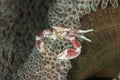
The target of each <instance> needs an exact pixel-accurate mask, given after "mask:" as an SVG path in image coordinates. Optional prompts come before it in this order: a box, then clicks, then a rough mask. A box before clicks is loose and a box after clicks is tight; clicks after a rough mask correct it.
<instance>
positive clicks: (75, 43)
mask: <svg viewBox="0 0 120 80" xmlns="http://www.w3.org/2000/svg"><path fill="white" fill-rule="evenodd" d="M71 43H72V45H73V47H74V48H76V49H77V48H80V47H81V46H80V43H79V41H78V40H77V39H75V38H73V39H72V40H71Z"/></svg>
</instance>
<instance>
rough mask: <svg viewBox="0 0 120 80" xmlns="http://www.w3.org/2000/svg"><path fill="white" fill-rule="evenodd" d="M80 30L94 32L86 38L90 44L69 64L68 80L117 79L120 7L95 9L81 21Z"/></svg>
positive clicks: (119, 61)
mask: <svg viewBox="0 0 120 80" xmlns="http://www.w3.org/2000/svg"><path fill="white" fill-rule="evenodd" d="M81 24H82V27H81V28H82V29H89V28H93V29H94V31H93V32H91V33H89V34H87V36H88V37H89V38H90V39H91V40H92V42H91V43H88V42H86V41H84V42H83V43H82V45H83V48H82V53H81V55H80V56H79V57H77V58H76V59H74V60H73V61H72V66H73V67H72V69H71V70H70V72H69V75H68V77H69V78H70V79H69V80H84V79H86V78H88V77H90V76H93V75H94V76H98V77H101V76H102V77H116V75H117V73H119V72H120V60H119V58H120V6H119V7H118V8H116V9H115V8H113V7H111V6H109V7H108V8H106V9H105V10H101V9H100V8H99V9H97V11H96V12H92V13H91V14H89V15H86V16H84V17H82V18H81Z"/></svg>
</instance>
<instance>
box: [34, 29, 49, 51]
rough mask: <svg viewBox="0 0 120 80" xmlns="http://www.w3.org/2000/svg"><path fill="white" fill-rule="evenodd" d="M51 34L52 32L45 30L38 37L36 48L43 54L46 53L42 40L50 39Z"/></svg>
mask: <svg viewBox="0 0 120 80" xmlns="http://www.w3.org/2000/svg"><path fill="white" fill-rule="evenodd" d="M50 34H51V31H50V30H44V31H43V32H40V33H38V34H37V35H36V43H35V44H36V48H37V49H38V50H39V51H40V52H41V51H42V52H44V51H45V49H44V42H43V41H42V40H41V39H42V37H48V36H49V35H50Z"/></svg>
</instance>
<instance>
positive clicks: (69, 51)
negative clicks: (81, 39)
mask: <svg viewBox="0 0 120 80" xmlns="http://www.w3.org/2000/svg"><path fill="white" fill-rule="evenodd" d="M76 54H78V52H77V51H76V50H74V49H67V55H66V57H72V56H75V55H76Z"/></svg>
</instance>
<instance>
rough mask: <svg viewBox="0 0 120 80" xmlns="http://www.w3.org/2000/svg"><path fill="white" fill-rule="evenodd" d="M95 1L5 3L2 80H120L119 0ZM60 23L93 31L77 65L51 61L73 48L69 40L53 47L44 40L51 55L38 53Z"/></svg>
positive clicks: (1, 7) (1, 1)
mask: <svg viewBox="0 0 120 80" xmlns="http://www.w3.org/2000/svg"><path fill="white" fill-rule="evenodd" d="M90 1H93V2H92V3H93V4H89V5H85V4H84V3H85V2H84V0H0V80H112V79H113V78H116V79H117V80H120V79H119V75H118V74H119V73H120V60H119V58H120V6H119V5H118V4H120V0H90ZM95 1H96V2H95ZM97 1H98V2H97ZM64 2H65V3H64ZM70 2H71V3H70ZM88 2H89V0H88ZM71 4H72V5H71ZM63 5H65V6H63ZM86 6H87V7H86ZM59 7H60V8H61V10H63V11H61V12H60V11H59V10H60V9H59ZM76 7H78V10H77V11H76ZM79 7H80V8H79ZM66 9H73V11H72V12H75V11H76V12H77V13H80V14H79V15H78V14H77V15H76V12H75V13H73V14H72V13H71V12H70V13H69V12H67V11H66ZM74 9H75V11H74ZM57 10H58V12H57ZM69 16H72V18H73V19H72V20H71V17H69ZM69 18H70V19H69ZM59 23H60V24H64V25H66V26H69V28H72V29H83V30H87V29H94V31H93V32H90V33H87V34H85V36H87V37H88V38H90V39H91V40H92V42H91V43H89V42H87V41H83V40H80V42H81V44H82V50H81V54H80V55H79V56H78V57H77V58H75V59H72V60H69V61H64V60H62V61H58V60H56V58H54V57H55V56H54V55H52V54H53V53H54V54H59V53H60V52H61V51H62V50H64V49H66V48H68V47H71V44H70V43H69V42H68V41H67V40H64V39H57V41H55V42H54V43H56V44H57V45H53V43H51V42H52V40H50V39H48V38H47V39H46V38H45V40H44V38H43V40H44V42H46V46H45V47H46V49H48V52H46V53H45V54H44V55H41V53H40V52H39V51H38V50H37V49H36V47H35V41H36V40H35V37H36V34H38V33H39V32H41V31H43V30H45V29H49V28H52V26H53V25H58V24H59ZM51 46H52V47H51ZM61 46H62V49H60V50H59V47H61ZM51 53H52V54H51ZM46 54H47V56H46ZM49 54H50V55H49ZM51 56H52V57H51ZM48 64H49V65H48ZM51 65H52V66H51ZM61 66H62V67H63V68H62V70H59V68H60V67H61ZM116 79H115V80H116ZM113 80H114V79H113Z"/></svg>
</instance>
